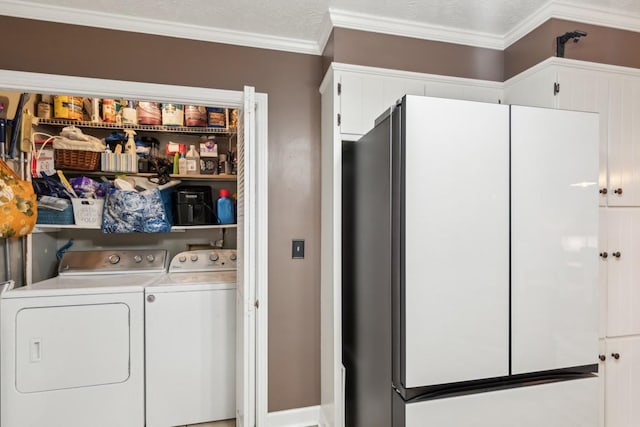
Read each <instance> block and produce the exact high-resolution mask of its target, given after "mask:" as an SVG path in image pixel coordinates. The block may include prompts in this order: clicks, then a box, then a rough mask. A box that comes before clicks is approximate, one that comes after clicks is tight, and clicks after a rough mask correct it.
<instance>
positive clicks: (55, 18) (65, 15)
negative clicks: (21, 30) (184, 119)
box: [0, 0, 322, 55]
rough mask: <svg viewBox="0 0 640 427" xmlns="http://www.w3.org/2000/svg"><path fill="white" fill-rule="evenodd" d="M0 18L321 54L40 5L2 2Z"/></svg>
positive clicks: (262, 39)
mask: <svg viewBox="0 0 640 427" xmlns="http://www.w3.org/2000/svg"><path fill="white" fill-rule="evenodd" d="M0 15H6V16H12V17H16V18H25V19H35V20H39V21H50V22H58V23H62V24H72V25H84V26H89V27H97V28H107V29H115V30H121V31H131V32H135V33H144V34H154V35H158V36H167V37H177V38H183V39H191V40H200V41H207V42H214V43H225V44H231V45H238V46H246V47H255V48H261V49H274V50H281V51H286V52H294V53H304V54H311V55H319V54H321V53H322V50H321V49H320V46H319V44H318V42H316V41H309V40H301V39H293V38H286V37H277V36H270V35H267V34H256V33H247V32H242V31H234V30H228V29H224V28H210V27H203V26H198V25H189V24H182V23H179V22H169V21H161V20H157V19H149V18H144V17H131V16H124V15H118V14H113V13H104V12H96V11H89V10H78V9H73V8H69V7H62V6H53V5H37V4H34V3H29V2H24V1H20V0H0Z"/></svg>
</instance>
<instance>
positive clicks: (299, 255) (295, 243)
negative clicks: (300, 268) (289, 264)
mask: <svg viewBox="0 0 640 427" xmlns="http://www.w3.org/2000/svg"><path fill="white" fill-rule="evenodd" d="M291 258H293V259H304V240H301V239H294V240H292V241H291Z"/></svg>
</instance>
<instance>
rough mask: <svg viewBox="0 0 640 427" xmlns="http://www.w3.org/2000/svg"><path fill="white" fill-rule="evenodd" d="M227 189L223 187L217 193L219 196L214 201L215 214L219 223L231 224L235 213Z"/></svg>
mask: <svg viewBox="0 0 640 427" xmlns="http://www.w3.org/2000/svg"><path fill="white" fill-rule="evenodd" d="M230 194H231V193H230V192H229V190H227V189H226V188H223V189H221V190H220V192H219V193H218V195H219V197H218V200H217V201H216V215H217V217H218V223H219V224H233V223H234V222H235V214H234V209H233V201H232V200H231V198H230V197H229V196H230Z"/></svg>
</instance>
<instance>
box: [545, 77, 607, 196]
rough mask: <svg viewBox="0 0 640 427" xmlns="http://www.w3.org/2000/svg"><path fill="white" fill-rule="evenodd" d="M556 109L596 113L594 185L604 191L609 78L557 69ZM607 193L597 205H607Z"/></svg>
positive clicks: (601, 194) (605, 186)
mask: <svg viewBox="0 0 640 427" xmlns="http://www.w3.org/2000/svg"><path fill="white" fill-rule="evenodd" d="M557 81H558V83H559V84H560V92H559V93H558V105H557V107H558V108H560V109H563V110H575V111H589V112H595V113H598V114H599V123H600V132H599V150H598V154H599V159H600V166H599V169H598V185H599V187H600V189H606V188H607V139H608V120H609V75H608V74H606V73H603V72H599V71H590V70H576V69H567V68H560V69H559V70H558V77H557ZM607 193H608V192H606V191H602V192H601V193H600V205H601V206H605V205H606V204H607Z"/></svg>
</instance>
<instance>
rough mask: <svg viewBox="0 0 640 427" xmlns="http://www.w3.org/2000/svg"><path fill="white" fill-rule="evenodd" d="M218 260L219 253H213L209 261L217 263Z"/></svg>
mask: <svg viewBox="0 0 640 427" xmlns="http://www.w3.org/2000/svg"><path fill="white" fill-rule="evenodd" d="M218 258H219V257H218V254H217V253H215V252H211V255H209V259H210V260H211V261H217V260H218Z"/></svg>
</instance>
